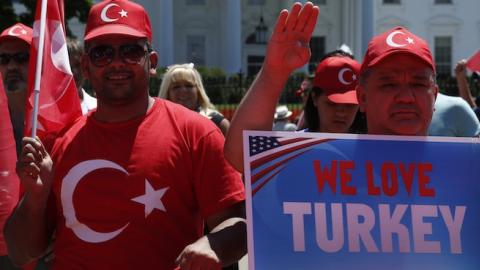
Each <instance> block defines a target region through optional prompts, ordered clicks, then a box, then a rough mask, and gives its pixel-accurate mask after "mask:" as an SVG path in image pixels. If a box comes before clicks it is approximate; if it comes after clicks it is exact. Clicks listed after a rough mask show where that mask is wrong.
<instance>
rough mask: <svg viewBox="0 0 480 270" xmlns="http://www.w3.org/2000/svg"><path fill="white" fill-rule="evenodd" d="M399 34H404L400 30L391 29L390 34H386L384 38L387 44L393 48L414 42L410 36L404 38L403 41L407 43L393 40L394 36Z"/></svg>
mask: <svg viewBox="0 0 480 270" xmlns="http://www.w3.org/2000/svg"><path fill="white" fill-rule="evenodd" d="M400 34H401V35H405V33H403V32H402V31H399V30H396V31H393V32H391V33H390V34H388V36H387V39H386V42H387V44H388V46H390V47H394V48H400V47H405V46H407V45H408V44H414V43H415V42H414V40H413V39H412V38H411V37H407V38H406V39H405V41H406V42H407V43H397V42H395V41H393V39H394V38H395V36H396V35H400Z"/></svg>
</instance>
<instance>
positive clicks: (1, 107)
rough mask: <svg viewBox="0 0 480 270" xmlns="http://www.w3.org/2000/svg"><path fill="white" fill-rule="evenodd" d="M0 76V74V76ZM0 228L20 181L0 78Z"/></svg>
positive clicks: (0, 248) (0, 249) (2, 249)
mask: <svg viewBox="0 0 480 270" xmlns="http://www.w3.org/2000/svg"><path fill="white" fill-rule="evenodd" d="M0 78H1V76H0ZM0 115H1V116H2V117H1V120H0V228H3V226H4V225H5V220H6V219H7V217H8V216H9V215H10V213H11V212H12V210H13V208H14V207H15V205H16V204H17V202H18V192H19V187H20V181H19V179H18V176H17V174H16V173H15V162H16V161H17V152H16V148H15V139H14V138H13V128H12V123H11V122H10V113H9V111H8V100H7V95H6V94H5V90H4V89H3V82H2V80H0ZM6 254H7V248H6V246H5V239H4V238H3V230H0V256H3V255H6Z"/></svg>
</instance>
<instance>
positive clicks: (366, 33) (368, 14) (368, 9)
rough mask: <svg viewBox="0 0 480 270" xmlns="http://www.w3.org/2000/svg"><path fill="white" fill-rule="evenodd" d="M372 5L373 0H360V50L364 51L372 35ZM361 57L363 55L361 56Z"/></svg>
mask: <svg viewBox="0 0 480 270" xmlns="http://www.w3.org/2000/svg"><path fill="white" fill-rule="evenodd" d="M374 8H375V7H374V6H373V0H364V1H362V6H361V10H362V14H361V20H362V32H361V33H362V43H361V44H362V51H363V52H366V51H367V47H368V43H369V42H370V40H371V39H372V37H373V34H374V32H375V31H374V15H375V12H374ZM361 57H362V58H363V55H362V56H361Z"/></svg>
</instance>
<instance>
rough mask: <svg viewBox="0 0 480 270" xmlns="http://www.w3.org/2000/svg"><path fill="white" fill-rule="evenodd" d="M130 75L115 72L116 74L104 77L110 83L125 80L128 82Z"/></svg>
mask: <svg viewBox="0 0 480 270" xmlns="http://www.w3.org/2000/svg"><path fill="white" fill-rule="evenodd" d="M131 78H132V75H131V74H130V73H128V72H116V73H109V74H107V76H106V79H107V80H108V81H111V82H122V81H126V80H130V79H131Z"/></svg>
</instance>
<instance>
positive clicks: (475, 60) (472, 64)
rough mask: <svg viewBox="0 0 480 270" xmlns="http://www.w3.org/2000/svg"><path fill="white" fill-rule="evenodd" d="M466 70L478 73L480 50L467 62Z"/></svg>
mask: <svg viewBox="0 0 480 270" xmlns="http://www.w3.org/2000/svg"><path fill="white" fill-rule="evenodd" d="M467 68H468V69H470V70H471V71H477V72H480V50H478V51H477V52H476V53H475V54H474V55H472V56H471V57H470V58H468V60H467Z"/></svg>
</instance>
